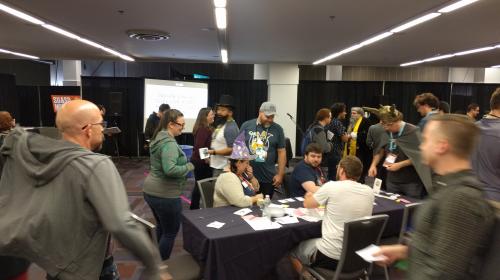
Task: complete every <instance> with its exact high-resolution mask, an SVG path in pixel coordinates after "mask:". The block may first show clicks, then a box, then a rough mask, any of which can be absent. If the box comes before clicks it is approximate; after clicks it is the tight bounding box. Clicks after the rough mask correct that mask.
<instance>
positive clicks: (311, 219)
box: [299, 215, 321, 223]
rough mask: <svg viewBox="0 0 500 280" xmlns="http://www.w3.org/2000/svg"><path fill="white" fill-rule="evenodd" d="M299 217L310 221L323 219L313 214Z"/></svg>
mask: <svg viewBox="0 0 500 280" xmlns="http://www.w3.org/2000/svg"><path fill="white" fill-rule="evenodd" d="M299 218H301V219H302V220H305V221H308V222H313V223H314V222H319V221H321V219H320V218H318V217H311V216H307V215H304V216H299Z"/></svg>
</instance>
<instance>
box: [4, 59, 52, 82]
mask: <svg viewBox="0 0 500 280" xmlns="http://www.w3.org/2000/svg"><path fill="white" fill-rule="evenodd" d="M0 73H3V74H11V75H14V76H15V77H16V84H17V85H24V86H49V85H50V64H46V63H40V62H36V61H32V60H23V59H0Z"/></svg>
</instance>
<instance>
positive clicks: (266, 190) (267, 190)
mask: <svg viewBox="0 0 500 280" xmlns="http://www.w3.org/2000/svg"><path fill="white" fill-rule="evenodd" d="M259 185H260V189H259V192H260V193H262V195H263V196H264V197H266V195H269V198H273V194H274V186H273V183H260V182H259Z"/></svg>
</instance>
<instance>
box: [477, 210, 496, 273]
mask: <svg viewBox="0 0 500 280" xmlns="http://www.w3.org/2000/svg"><path fill="white" fill-rule="evenodd" d="M499 264H500V214H497V215H496V219H495V227H494V229H493V232H492V234H491V239H490V241H489V242H488V251H487V253H486V255H485V256H484V258H483V259H482V265H483V267H482V269H481V272H480V277H479V278H478V279H480V280H487V279H499V273H498V265H499Z"/></svg>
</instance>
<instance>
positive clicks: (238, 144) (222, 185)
mask: <svg viewBox="0 0 500 280" xmlns="http://www.w3.org/2000/svg"><path fill="white" fill-rule="evenodd" d="M228 158H229V165H227V166H226V167H225V168H224V171H223V173H222V174H220V175H219V177H217V181H216V182H215V191H214V207H221V206H227V205H234V206H237V207H248V206H251V205H252V204H254V203H256V202H257V200H258V199H261V198H262V194H256V193H257V192H258V191H259V182H258V181H257V179H256V178H255V177H254V176H253V170H252V167H251V166H250V164H249V162H250V160H252V159H253V156H251V155H250V152H249V151H248V148H247V146H246V144H245V135H244V133H241V134H240V135H238V137H236V140H235V141H234V144H233V151H232V153H231V155H230V156H228Z"/></svg>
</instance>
